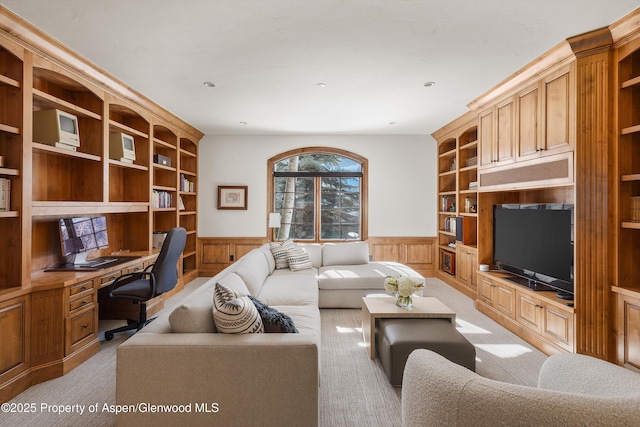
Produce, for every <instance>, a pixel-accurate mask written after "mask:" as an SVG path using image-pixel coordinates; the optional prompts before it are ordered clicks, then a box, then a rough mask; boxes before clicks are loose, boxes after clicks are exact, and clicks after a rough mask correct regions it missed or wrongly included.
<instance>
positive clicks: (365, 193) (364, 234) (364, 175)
mask: <svg viewBox="0 0 640 427" xmlns="http://www.w3.org/2000/svg"><path fill="white" fill-rule="evenodd" d="M303 154H330V155H336V156H343V157H348V158H350V159H352V160H354V161H356V162H358V163H360V164H361V165H362V171H361V172H358V175H359V176H361V179H362V184H361V189H360V204H361V210H362V212H361V218H360V228H361V230H360V240H362V241H364V240H367V239H368V238H369V175H368V173H369V161H368V160H367V159H366V158H364V157H362V156H360V155H358V154H355V153H353V152H351V151H346V150H342V149H340V148H333V147H304V148H296V149H293V150H289V151H285V152H284V153H280V154H277V155H275V156H273V157H271V158H270V159H269V160H267V199H268V200H267V212H266V215H265V217H266V218H268V217H269V213H270V212H274V194H273V191H274V188H273V178H274V177H275V176H287V175H288V174H291V172H276V173H274V172H273V168H274V166H275V164H276V163H278V162H280V161H282V160H284V159H286V158H288V157H292V156H300V155H303ZM347 173H349V172H347ZM330 174H332V172H319V173H318V175H323V176H331V175H330ZM343 176H344V174H343ZM315 191H316V193H317V192H319V191H320V188H316V190H315ZM316 195H317V194H316ZM316 226H318V225H316ZM265 228H266V230H267V231H266V235H267V236H268V237H269V239H270V240H271V238H272V236H271V231H272V230H271V229H270V228H269V227H268V224H265ZM336 241H343V240H320V233H319V230H317V232H316V238H315V239H314V240H305V241H304V242H306V243H324V242H336Z"/></svg>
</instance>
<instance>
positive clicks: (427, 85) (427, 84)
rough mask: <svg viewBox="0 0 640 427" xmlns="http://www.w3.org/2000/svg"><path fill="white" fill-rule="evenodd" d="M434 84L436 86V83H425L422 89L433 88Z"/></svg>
mask: <svg viewBox="0 0 640 427" xmlns="http://www.w3.org/2000/svg"><path fill="white" fill-rule="evenodd" d="M434 84H436V82H426V83H425V84H424V87H431V86H433V85H434Z"/></svg>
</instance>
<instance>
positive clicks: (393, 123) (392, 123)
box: [389, 122, 398, 125]
mask: <svg viewBox="0 0 640 427" xmlns="http://www.w3.org/2000/svg"><path fill="white" fill-rule="evenodd" d="M396 123H398V122H389V124H390V125H395V124H396Z"/></svg>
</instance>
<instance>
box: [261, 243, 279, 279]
mask: <svg viewBox="0 0 640 427" xmlns="http://www.w3.org/2000/svg"><path fill="white" fill-rule="evenodd" d="M259 249H260V251H261V252H262V253H263V254H264V257H265V258H266V259H267V264H269V271H270V272H271V273H273V271H274V270H275V269H276V260H275V258H274V257H273V253H272V252H271V248H270V247H269V244H268V243H265V244H264V245H262V246H260V248H259Z"/></svg>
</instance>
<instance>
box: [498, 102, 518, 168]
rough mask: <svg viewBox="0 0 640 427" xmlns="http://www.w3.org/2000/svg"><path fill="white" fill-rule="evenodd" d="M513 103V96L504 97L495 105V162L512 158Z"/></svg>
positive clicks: (507, 160)
mask: <svg viewBox="0 0 640 427" xmlns="http://www.w3.org/2000/svg"><path fill="white" fill-rule="evenodd" d="M515 117H516V115H515V104H514V98H513V97H511V98H509V99H506V100H504V101H502V102H500V103H498V104H497V106H496V138H495V145H496V147H495V149H494V152H495V158H494V160H495V163H496V164H497V165H499V164H505V163H511V162H513V160H514V155H513V147H514V142H515V130H516V126H515Z"/></svg>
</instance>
